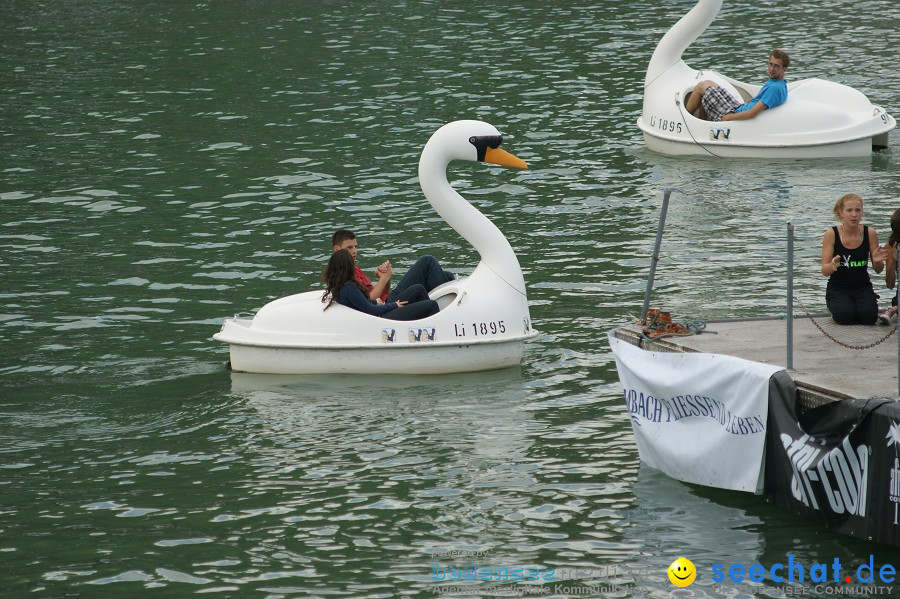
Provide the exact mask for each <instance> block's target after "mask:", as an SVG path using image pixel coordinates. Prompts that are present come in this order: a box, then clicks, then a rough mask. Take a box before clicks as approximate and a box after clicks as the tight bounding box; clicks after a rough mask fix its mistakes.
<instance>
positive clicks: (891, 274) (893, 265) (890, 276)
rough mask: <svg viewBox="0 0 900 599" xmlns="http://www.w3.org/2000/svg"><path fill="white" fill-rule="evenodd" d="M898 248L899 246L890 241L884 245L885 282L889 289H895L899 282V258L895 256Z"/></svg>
mask: <svg viewBox="0 0 900 599" xmlns="http://www.w3.org/2000/svg"><path fill="white" fill-rule="evenodd" d="M896 249H897V246H896V245H894V246H892V245H891V244H890V243H888V244H887V245H886V246H884V255H885V259H884V267H885V271H884V284H885V285H887V288H888V289H893V288H894V285H896V284H897V259H896V258H895V257H894V252H895V251H896Z"/></svg>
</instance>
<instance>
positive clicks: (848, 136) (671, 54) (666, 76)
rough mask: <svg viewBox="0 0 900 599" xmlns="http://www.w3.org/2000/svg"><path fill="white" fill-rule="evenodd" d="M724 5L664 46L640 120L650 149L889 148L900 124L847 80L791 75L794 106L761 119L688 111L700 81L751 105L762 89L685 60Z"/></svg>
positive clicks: (703, 8) (803, 154) (829, 152)
mask: <svg viewBox="0 0 900 599" xmlns="http://www.w3.org/2000/svg"><path fill="white" fill-rule="evenodd" d="M721 7H722V0H700V1H699V2H697V4H696V5H695V6H694V7H693V8H692V9H691V10H690V12H688V13H687V14H686V15H685V16H684V17H682V18H681V20H680V21H678V22H677V23H676V24H675V25H674V26H673V27H672V28H671V29H670V30H669V31H668V32H667V33H666V34H665V36H663V38H662V40H660V42H659V44H658V45H657V46H656V50H655V51H654V52H653V56H652V57H651V58H650V64H649V66H648V67H647V75H646V77H645V79H644V108H643V111H642V113H641V116H640V118H638V120H637V125H638V127H639V128H640V129H641V131H643V133H644V143H645V144H646V146H647V149H649V150H653V151H654V152H659V153H661V154H669V155H676V156H677V155H700V156H704V155H705V156H709V155H713V156H720V157H736V158H777V157H783V158H827V157H847V156H869V155H870V154H871V153H872V150H873V149H879V148H882V147H887V145H888V132H889V131H891V130H892V129H893V128H894V127H895V126H896V125H897V123H896V121H895V120H894V118H893V117H892V116H891V115H889V114H888V113H887V112H886V111H885V110H884V109H883V108H882V107H880V106H875V105H873V104H872V103H871V102H870V101H869V99H868V98H866V96H865V95H864V94H862V93H861V92H859V91H857V90H855V89H853V88H852V87H848V86H846V85H842V84H840V83H834V82H831V81H825V80H823V79H818V78H811V79H802V80H800V81H791V80H790V71H788V77H786V79H787V80H788V99H787V101H786V102H785V103H784V104H782V105H781V106H777V107H775V108H772V109H770V110H764V111H763V112H762V113H761V114H759V115H758V116H756V117H755V118H753V119H750V120H746V121H728V122H711V121H705V120H701V119H699V118H697V117H695V116H694V115H691V114H688V112H687V110H686V109H685V107H684V105H685V99H686V97H687V96H688V94H689V93H691V91H692V90H693V88H694V85H695V84H696V83H698V82H699V81H703V80H705V79H709V80H712V81H715V82H716V83H718V84H719V85H720V86H722V87H724V88H726V89H727V90H728V91H729V92H731V94H732V95H733V96H734V97H735V98H736V99H741V100H742V101H744V102H747V101H748V100H750V99H751V98H752V97H753V96H755V95H756V93H757V92H758V91H759V90H760V88H761V87H762V86H761V85H753V84H749V83H741V82H740V81H736V80H735V79H731V78H730V77H727V76H725V75H722V74H721V73H718V72H716V71H711V70H701V71H698V70H696V69H692V68H691V67H689V66H687V65H686V64H685V62H684V61H683V60H682V58H681V55H682V53H684V51H685V49H686V48H687V47H688V46H690V45H691V44H692V43H693V42H694V40H696V39H697V38H698V37H699V36H700V34H702V33H703V32H704V31H706V28H707V27H709V25H710V23H712V22H713V20H715V18H716V15H717V14H718V13H719V9H720V8H721ZM761 51H763V50H761Z"/></svg>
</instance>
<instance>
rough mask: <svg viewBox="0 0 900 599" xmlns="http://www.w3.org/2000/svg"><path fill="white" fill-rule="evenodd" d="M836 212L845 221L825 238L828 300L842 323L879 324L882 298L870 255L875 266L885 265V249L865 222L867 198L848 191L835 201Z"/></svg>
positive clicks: (833, 313)
mask: <svg viewBox="0 0 900 599" xmlns="http://www.w3.org/2000/svg"><path fill="white" fill-rule="evenodd" d="M834 215H835V217H836V218H837V220H839V221H841V225H840V226H839V227H831V228H830V229H828V230H826V231H825V235H824V237H823V238H822V274H823V275H825V276H826V277H828V287H827V288H826V290H825V303H826V304H827V305H828V311H829V312H831V317H832V318H833V319H834V321H835V322H836V323H838V324H875V321H876V320H877V319H878V297H877V296H876V295H875V290H874V289H872V281H871V280H869V268H868V267H869V255H870V254H871V256H872V268H873V269H874V270H875V272H878V273H880V272H881V271H882V269H883V268H884V251H883V250H882V249H881V248H880V247H879V246H878V234H877V233H875V230H874V229H870V228H869V227H867V226H865V225H863V224H862V215H863V199H862V197H860V196H858V195H857V194H855V193H848V194H847V195H845V196H843V197H842V198H840V199H839V200H838V201H837V202H835V204H834Z"/></svg>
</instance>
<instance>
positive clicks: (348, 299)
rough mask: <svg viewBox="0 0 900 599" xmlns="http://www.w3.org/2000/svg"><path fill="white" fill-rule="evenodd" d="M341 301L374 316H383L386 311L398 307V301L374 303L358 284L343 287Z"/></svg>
mask: <svg viewBox="0 0 900 599" xmlns="http://www.w3.org/2000/svg"><path fill="white" fill-rule="evenodd" d="M341 303H342V304H345V305H349V306H350V307H351V308H353V309H354V310H359V311H360V312H365V313H366V314H371V315H372V316H381V315H382V314H384V313H385V312H390V311H391V310H393V309H394V308H396V307H397V302H387V303H385V304H373V303H372V300H370V299H368V298H367V297H366V296H365V295H364V294H363V292H362V291H360V290H359V288H358V287H357V286H356V285H353V284H349V285H344V286H343V287H341Z"/></svg>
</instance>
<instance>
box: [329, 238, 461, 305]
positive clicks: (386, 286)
mask: <svg viewBox="0 0 900 599" xmlns="http://www.w3.org/2000/svg"><path fill="white" fill-rule="evenodd" d="M331 246H332V249H333V251H335V252H336V251H338V250H347V251H348V252H350V255H351V256H353V262H354V264H353V268H354V272H355V274H356V280H357V281H358V282H359V284H360V285H362V286H363V287H365V288H366V289H368V290H369V299H371V300H377V301H379V302H380V303H381V302H389V301H390V302H395V301H397V299H398V298H399V297H400V295H401V294H402V293H403V292H404V291H405V290H406V289H408V288H410V287H412V286H413V285H422V286H423V287H424V288H425V291H431V290H432V289H434V288H435V287H437V286H438V285H443V284H444V283H448V282H450V281H452V280H454V279H455V278H456V276H455V275H454V274H453V273H452V272H450V271H447V270H444V269H443V268H441V265H440V263H439V262H438V261H437V259H436V258H434V256H421V257H420V258H419V259H418V260H416V263H415V264H413V266H412V268H410V269H409V271H408V272H407V273H406V274H405V275H404V276H403V278H402V279H400V282H399V283H397V286H396V287H394V289H391V277H392V276H393V274H394V269H393V267H392V266H391V263H390V261H388V260H385V261H384V262H382V263H381V264H379V265H378V267H377V268H376V269H375V278H376V279H377V282H376V283H375V284H373V283H372V280H371V279H369V277H367V276H366V273H364V272H363V271H362V269H361V268H360V267H359V266H357V265H356V252H357V250H358V248H359V244H358V242H357V241H356V235H355V234H354V233H353V231H348V230H347V229H339V230H337V231H335V232H334V235H332V236H331Z"/></svg>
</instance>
